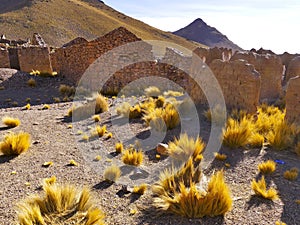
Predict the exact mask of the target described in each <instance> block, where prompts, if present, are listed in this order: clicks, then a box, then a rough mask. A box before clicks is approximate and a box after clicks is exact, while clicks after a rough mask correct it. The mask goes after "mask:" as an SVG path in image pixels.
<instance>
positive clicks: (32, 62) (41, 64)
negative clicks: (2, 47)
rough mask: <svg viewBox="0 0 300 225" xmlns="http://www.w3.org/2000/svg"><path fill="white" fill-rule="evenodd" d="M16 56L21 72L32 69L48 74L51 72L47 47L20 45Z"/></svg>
mask: <svg viewBox="0 0 300 225" xmlns="http://www.w3.org/2000/svg"><path fill="white" fill-rule="evenodd" d="M18 58H19V64H20V70H21V71H23V72H31V71H32V70H38V71H40V72H41V73H49V74H52V72H53V70H52V66H51V61H50V50H49V48H48V47H40V46H29V47H24V46H22V47H20V48H18Z"/></svg>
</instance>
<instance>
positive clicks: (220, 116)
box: [204, 105, 226, 125]
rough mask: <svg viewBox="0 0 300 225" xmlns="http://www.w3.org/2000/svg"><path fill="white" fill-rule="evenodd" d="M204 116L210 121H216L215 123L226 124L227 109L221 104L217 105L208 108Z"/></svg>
mask: <svg viewBox="0 0 300 225" xmlns="http://www.w3.org/2000/svg"><path fill="white" fill-rule="evenodd" d="M204 116H205V117H206V119H207V120H208V121H209V122H212V123H215V124H220V125H222V123H223V124H224V122H225V119H226V113H225V109H222V108H221V107H220V106H219V105H216V106H215V107H213V108H211V109H208V110H206V111H205V112H204Z"/></svg>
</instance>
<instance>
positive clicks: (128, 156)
mask: <svg viewBox="0 0 300 225" xmlns="http://www.w3.org/2000/svg"><path fill="white" fill-rule="evenodd" d="M143 160H144V154H143V152H142V151H141V150H136V149H134V148H133V147H129V148H128V149H126V150H125V151H123V155H122V161H123V163H124V164H127V165H132V166H140V165H141V164H142V162H143Z"/></svg>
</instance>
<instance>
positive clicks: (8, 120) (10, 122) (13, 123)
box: [2, 116, 21, 128]
mask: <svg viewBox="0 0 300 225" xmlns="http://www.w3.org/2000/svg"><path fill="white" fill-rule="evenodd" d="M2 122H3V124H4V125H6V126H8V127H11V128H12V127H17V126H19V125H20V124H21V121H20V120H19V119H18V118H12V117H9V116H5V117H3V118H2Z"/></svg>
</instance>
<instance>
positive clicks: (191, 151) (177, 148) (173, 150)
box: [167, 134, 205, 162]
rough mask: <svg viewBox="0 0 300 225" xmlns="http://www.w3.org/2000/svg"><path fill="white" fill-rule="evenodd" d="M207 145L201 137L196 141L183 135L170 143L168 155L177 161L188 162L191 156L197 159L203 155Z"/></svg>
mask: <svg viewBox="0 0 300 225" xmlns="http://www.w3.org/2000/svg"><path fill="white" fill-rule="evenodd" d="M204 147H205V144H204V142H203V141H202V139H201V138H200V137H197V138H196V139H194V138H192V137H188V135H187V134H181V135H180V137H179V139H177V138H175V140H174V141H172V142H169V143H168V149H167V150H168V155H169V156H170V157H172V159H174V160H176V161H181V162H186V161H187V160H188V158H189V157H190V156H192V157H193V159H195V158H196V157H197V156H198V155H201V154H202V152H203V150H204Z"/></svg>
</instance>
